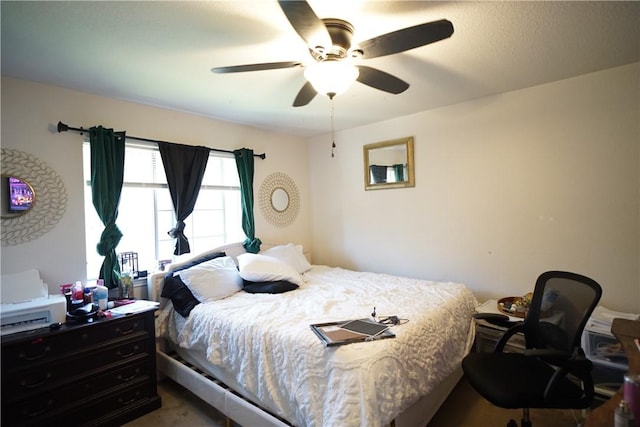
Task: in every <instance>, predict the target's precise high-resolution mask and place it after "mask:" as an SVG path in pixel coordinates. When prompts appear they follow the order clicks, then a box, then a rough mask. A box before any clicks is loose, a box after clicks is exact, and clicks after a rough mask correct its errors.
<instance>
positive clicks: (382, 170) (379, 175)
mask: <svg viewBox="0 0 640 427" xmlns="http://www.w3.org/2000/svg"><path fill="white" fill-rule="evenodd" d="M369 170H370V171H371V176H372V177H373V182H374V183H375V184H378V183H382V182H387V167H386V166H380V165H371V166H369Z"/></svg>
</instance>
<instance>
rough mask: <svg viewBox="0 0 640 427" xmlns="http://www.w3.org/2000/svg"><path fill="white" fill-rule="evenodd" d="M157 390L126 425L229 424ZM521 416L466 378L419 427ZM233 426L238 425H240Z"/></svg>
mask: <svg viewBox="0 0 640 427" xmlns="http://www.w3.org/2000/svg"><path fill="white" fill-rule="evenodd" d="M158 392H159V394H160V396H161V397H162V407H161V408H160V409H158V410H156V411H154V412H151V413H149V414H147V415H145V416H144V417H141V418H138V419H137V420H135V421H132V422H130V423H128V424H125V427H179V426H180V427H181V426H189V427H198V426H210V427H226V418H225V417H224V416H223V415H222V414H221V413H220V412H218V411H217V410H215V409H213V408H211V407H210V406H208V405H207V404H206V403H204V402H203V401H202V400H200V399H199V398H198V397H196V396H194V395H193V394H192V393H191V392H190V391H188V390H186V389H185V388H183V387H181V386H180V385H178V384H176V383H174V382H173V381H171V380H169V379H165V380H163V381H161V382H160V383H159V384H158ZM521 415H522V412H521V411H519V410H505V409H501V408H496V407H495V406H493V405H491V404H490V403H489V402H487V401H486V400H484V399H482V397H480V396H479V395H478V394H477V393H476V392H475V391H474V390H473V389H472V388H471V387H470V386H469V384H468V383H467V382H466V381H465V380H464V379H463V380H461V381H460V382H459V383H458V385H457V386H456V387H455V389H454V390H453V392H452V393H451V395H450V396H449V398H448V399H447V400H446V401H445V403H444V404H443V405H442V407H441V408H440V410H439V411H438V413H436V415H435V416H434V418H433V419H432V420H431V422H430V423H429V425H428V426H416V427H454V426H455V427H488V426H506V424H507V422H508V420H509V418H514V419H516V420H517V421H519V420H520V418H521ZM531 419H532V422H533V425H534V426H537V427H576V426H577V425H578V421H579V420H581V419H582V415H581V412H580V411H571V410H531ZM232 425H233V426H234V427H238V425H237V424H232ZM244 427H259V426H244ZM336 427H337V426H336Z"/></svg>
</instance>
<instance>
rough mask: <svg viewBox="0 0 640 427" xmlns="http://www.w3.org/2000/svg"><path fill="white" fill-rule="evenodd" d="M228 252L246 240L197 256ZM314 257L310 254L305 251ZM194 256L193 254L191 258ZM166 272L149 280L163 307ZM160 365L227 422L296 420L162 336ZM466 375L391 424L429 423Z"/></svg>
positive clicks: (451, 379) (452, 378) (281, 424)
mask: <svg viewBox="0 0 640 427" xmlns="http://www.w3.org/2000/svg"><path fill="white" fill-rule="evenodd" d="M272 246H274V245H267V244H263V245H262V249H268V248H269V247H272ZM211 252H225V253H226V254H227V255H228V256H231V257H232V258H233V259H234V260H235V261H236V263H237V256H238V255H241V254H243V253H245V252H246V251H245V249H244V247H243V246H242V243H232V244H228V245H224V246H220V247H217V248H215V249H211V250H210V251H207V252H205V253H203V254H198V255H196V256H194V257H193V258H196V257H200V256H202V255H204V254H206V253H211ZM305 256H307V258H308V259H309V260H310V259H311V257H310V254H309V253H307V252H305ZM190 259H191V258H190ZM190 259H187V260H183V261H180V262H176V263H172V264H169V265H168V266H167V268H166V269H167V271H170V270H171V269H173V268H176V267H179V266H180V265H182V264H186V263H188V262H189V261H190ZM164 275H165V272H158V273H154V274H152V275H151V276H150V277H149V279H148V282H147V286H148V294H149V299H152V300H154V301H159V302H160V308H162V307H164V305H165V304H166V303H167V300H165V299H164V298H161V297H160V293H161V290H162V281H163V278H164ZM156 354H157V366H158V371H159V378H163V377H164V376H166V377H169V378H170V379H172V380H173V381H175V382H177V383H178V384H180V385H182V386H183V387H185V388H186V389H188V390H189V391H191V392H192V393H193V394H195V395H196V396H198V397H199V398H200V399H202V400H204V401H205V402H207V403H208V404H209V405H211V406H212V407H214V408H216V409H217V410H218V411H220V412H221V413H222V414H224V415H225V416H226V417H227V426H228V427H230V426H231V420H233V421H234V422H236V423H238V424H240V425H243V426H254V425H259V426H261V427H262V426H264V427H287V426H289V427H290V426H291V425H292V424H290V423H288V422H287V421H286V420H283V419H281V418H279V417H278V416H276V415H274V414H272V413H270V412H269V411H267V410H266V409H264V408H262V407H260V406H259V404H257V403H255V402H252V401H250V400H249V399H247V398H245V397H244V396H243V395H242V394H241V393H240V392H239V391H236V390H234V389H233V388H232V387H230V386H228V385H227V384H225V383H224V382H222V381H220V380H219V379H217V378H216V377H215V376H213V375H212V374H211V373H210V372H208V371H207V370H206V368H205V367H204V366H202V365H201V364H200V363H198V361H196V360H194V359H192V358H190V357H189V355H188V354H185V353H182V352H181V353H180V354H178V352H176V351H175V350H174V349H173V348H172V345H171V343H168V342H166V341H165V340H164V339H161V338H159V339H158V342H157V347H156ZM461 377H462V370H461V369H457V370H456V371H454V372H453V373H452V374H450V375H449V376H448V377H447V378H445V380H444V381H443V382H442V383H440V384H439V385H438V386H437V387H436V389H435V390H434V391H433V392H432V393H430V394H429V395H427V396H423V397H422V398H421V399H420V400H418V401H417V402H416V403H414V404H413V405H412V406H411V407H409V408H408V409H407V410H406V411H405V412H403V413H402V414H400V415H399V416H398V417H396V418H395V419H394V420H393V421H392V422H391V424H390V427H414V426H426V425H427V424H428V423H429V421H430V420H431V418H433V416H434V415H435V413H436V412H437V411H438V409H439V408H440V406H441V405H442V403H444V401H445V400H446V399H447V397H448V396H449V394H450V393H451V391H452V390H453V388H454V387H455V386H456V384H457V383H458V381H459V380H460V378H461Z"/></svg>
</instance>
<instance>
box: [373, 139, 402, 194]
mask: <svg viewBox="0 0 640 427" xmlns="http://www.w3.org/2000/svg"><path fill="white" fill-rule="evenodd" d="M363 156H364V189H365V190H382V189H386V188H404V187H415V175H414V166H413V137H406V138H399V139H394V140H391V141H383V142H376V143H375V144H367V145H365V146H364V147H363Z"/></svg>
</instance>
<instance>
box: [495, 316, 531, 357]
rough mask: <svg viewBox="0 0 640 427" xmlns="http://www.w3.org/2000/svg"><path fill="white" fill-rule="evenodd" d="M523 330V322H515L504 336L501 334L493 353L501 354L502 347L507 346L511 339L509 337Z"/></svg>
mask: <svg viewBox="0 0 640 427" xmlns="http://www.w3.org/2000/svg"><path fill="white" fill-rule="evenodd" d="M523 330H524V322H515V323H514V324H513V326H511V327H510V328H509V329H507V331H506V332H505V333H504V334H502V336H501V337H500V339H499V340H498V342H497V343H496V346H495V348H494V349H493V351H494V352H496V353H502V351H503V350H504V346H505V345H507V342H509V339H511V337H512V336H514V335H515V334H517V333H518V332H522V331H523Z"/></svg>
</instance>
